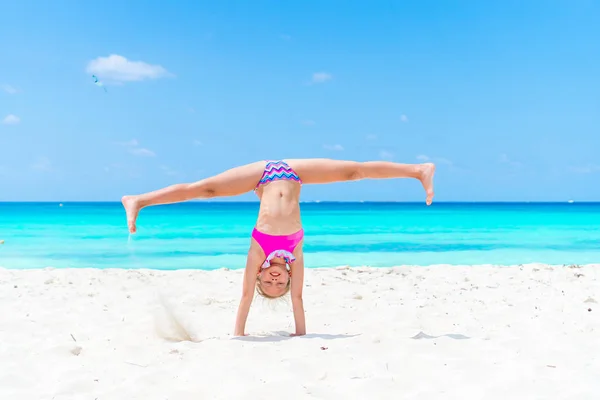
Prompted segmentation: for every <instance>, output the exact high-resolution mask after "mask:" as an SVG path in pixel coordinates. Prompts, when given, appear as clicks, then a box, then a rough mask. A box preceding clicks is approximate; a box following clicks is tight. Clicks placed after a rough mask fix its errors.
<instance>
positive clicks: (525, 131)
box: [0, 0, 600, 201]
mask: <svg viewBox="0 0 600 400" xmlns="http://www.w3.org/2000/svg"><path fill="white" fill-rule="evenodd" d="M49 3H50V2H46V1H27V0H22V1H19V2H4V4H3V5H2V8H1V14H2V18H1V23H0V44H1V46H0V201H30V200H34V201H37V200H51V201H68V200H78V201H79V200H118V199H119V198H120V197H121V195H123V194H129V193H139V192H143V191H148V190H152V189H156V188H159V187H162V186H165V185H168V184H170V183H175V182H187V181H194V180H197V179H200V178H203V177H206V176H208V175H211V174H215V173H218V172H220V171H222V170H224V169H227V168H230V167H233V166H236V165H239V164H244V163H247V162H252V161H255V160H260V159H264V158H296V157H331V158H340V159H352V160H378V159H391V160H394V161H398V162H407V163H413V162H419V161H420V160H425V159H427V160H433V161H434V162H437V164H438V174H437V179H436V189H437V190H436V192H437V196H436V199H437V200H438V201H482V200H483V201H489V200H492V201H493V200H500V201H538V200H543V201H564V200H568V199H575V200H576V201H577V200H579V201H584V200H586V201H598V200H600V184H599V183H600V160H599V159H598V150H599V149H600V95H599V93H600V73H599V71H600V69H599V68H600V67H599V66H600V46H599V45H598V43H600V24H599V23H598V21H599V20H600V3H598V2H594V1H591V0H588V1H584V0H581V1H552V0H547V1H533V0H532V1H527V2H520V1H519V2H517V1H506V2H482V1H460V2H458V1H456V2H450V1H412V2H400V1H396V2H388V1H385V2H384V1H373V2H367V1H361V2H357V1H319V2H318V1H302V2H300V1H293V2H292V1H289V2H281V1H252V2H248V1H243V2H242V1H222V2H210V3H209V2H197V3H195V2H191V1H188V2H184V1H178V2H171V4H167V3H166V2H161V4H160V5H159V4H158V3H159V2H148V1H146V2H142V1H127V2H121V1H103V2H82V1H74V0H73V1H56V2H52V3H56V4H53V5H49ZM92 73H96V74H97V75H98V76H99V77H100V79H101V81H102V82H103V83H104V85H105V86H104V87H105V88H106V89H107V91H106V92H105V91H104V90H103V87H99V86H96V85H94V84H93V80H92V78H91V75H92ZM303 198H304V199H305V200H400V201H414V200H419V201H420V200H422V199H423V194H422V193H421V190H420V188H419V185H418V183H416V182H410V181H370V182H358V183H349V184H335V185H329V186H314V187H309V186H307V187H305V188H304V193H303ZM251 199H253V196H252V195H246V196H242V197H240V198H238V199H237V200H251Z"/></svg>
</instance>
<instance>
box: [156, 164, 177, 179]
mask: <svg viewBox="0 0 600 400" xmlns="http://www.w3.org/2000/svg"><path fill="white" fill-rule="evenodd" d="M160 169H161V170H162V171H163V172H164V173H165V175H169V176H175V175H178V174H179V173H178V172H177V171H175V170H174V169H172V168H171V167H169V166H167V165H161V166H160Z"/></svg>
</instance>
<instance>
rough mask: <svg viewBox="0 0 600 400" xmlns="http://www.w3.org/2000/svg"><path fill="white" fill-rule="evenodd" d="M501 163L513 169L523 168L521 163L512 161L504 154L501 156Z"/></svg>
mask: <svg viewBox="0 0 600 400" xmlns="http://www.w3.org/2000/svg"><path fill="white" fill-rule="evenodd" d="M499 161H500V162H501V163H502V164H506V165H510V166H511V167H513V168H519V167H521V166H523V164H521V163H520V162H519V161H515V160H511V159H510V157H509V156H508V155H506V154H504V153H502V154H500V157H499Z"/></svg>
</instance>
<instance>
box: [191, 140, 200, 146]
mask: <svg viewBox="0 0 600 400" xmlns="http://www.w3.org/2000/svg"><path fill="white" fill-rule="evenodd" d="M192 144H193V145H194V146H202V142H201V141H199V140H194V141H193V142H192Z"/></svg>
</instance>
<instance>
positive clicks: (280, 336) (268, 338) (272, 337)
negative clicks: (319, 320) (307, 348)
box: [232, 332, 360, 342]
mask: <svg viewBox="0 0 600 400" xmlns="http://www.w3.org/2000/svg"><path fill="white" fill-rule="evenodd" d="M359 335H360V333H357V334H354V335H345V334H338V335H331V334H329V333H309V334H306V335H304V336H290V334H289V333H288V332H273V333H271V334H266V335H261V336H236V337H234V338H232V340H241V341H244V342H281V341H283V340H289V339H298V340H304V339H323V340H334V339H348V338H351V337H355V336H359Z"/></svg>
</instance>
